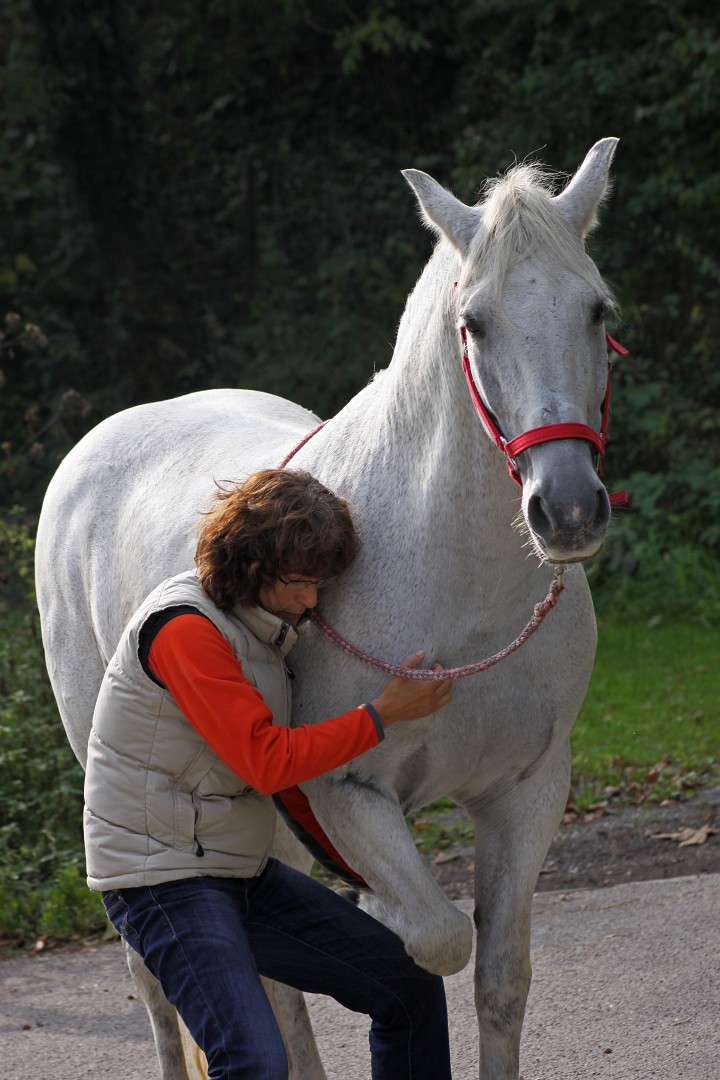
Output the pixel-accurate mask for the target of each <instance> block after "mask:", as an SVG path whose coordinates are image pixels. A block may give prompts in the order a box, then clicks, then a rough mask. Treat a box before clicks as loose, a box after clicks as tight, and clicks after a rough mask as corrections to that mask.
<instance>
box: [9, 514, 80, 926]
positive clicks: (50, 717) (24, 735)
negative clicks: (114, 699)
mask: <svg viewBox="0 0 720 1080" xmlns="http://www.w3.org/2000/svg"><path fill="white" fill-rule="evenodd" d="M33 546H34V545H33V541H32V537H31V536H30V534H29V532H28V529H27V526H26V525H24V524H23V523H22V522H20V521H18V519H17V515H12V516H10V517H9V519H6V520H5V521H3V520H0V777H2V783H1V784H0V939H2V938H9V939H11V940H24V939H26V938H28V937H31V936H32V935H34V934H37V933H45V932H48V933H57V932H59V931H58V929H57V926H56V923H57V920H58V918H59V916H58V914H57V913H56V912H55V907H56V906H57V905H60V907H62V903H61V896H60V894H62V895H66V894H67V893H68V890H69V889H71V886H72V881H77V882H79V883H81V884H82V889H81V888H80V887H79V885H78V887H77V889H76V891H77V894H78V903H80V906H81V907H82V904H84V903H85V896H86V893H87V890H86V887H85V885H84V880H83V876H82V869H83V853H82V804H83V800H82V786H83V772H82V769H81V768H80V766H79V764H78V763H77V761H76V760H75V757H74V756H73V753H72V751H71V750H70V747H69V745H68V742H67V740H66V738H65V732H64V731H63V728H62V724H61V723H60V722H59V718H58V715H57V708H56V705H55V699H54V698H53V695H52V691H51V689H50V685H49V683H48V680H47V676H46V674H45V664H44V658H43V652H42V645H41V642H40V628H39V625H38V617H37V613H36V612H35V610H34V605H32V604H31V603H30V602H29V601H30V600H31V594H30V591H31V589H32V561H33ZM29 594H30V595H29ZM21 597H22V598H24V599H25V604H24V605H22V608H21V607H20V604H19V600H20V598H21ZM13 612H14V613H13ZM71 868H72V870H71ZM69 874H74V877H72V880H71V877H69V876H68V875H69ZM78 875H80V876H79V877H78ZM58 889H59V890H60V892H58ZM75 908H76V913H77V910H79V909H78V908H77V905H75ZM91 910H95V911H96V905H93V904H92V902H91ZM82 922H83V920H82V919H78V920H77V921H76V922H75V925H74V926H73V930H74V929H76V928H77V927H79V926H80V925H81V923H82ZM96 922H97V919H96Z"/></svg>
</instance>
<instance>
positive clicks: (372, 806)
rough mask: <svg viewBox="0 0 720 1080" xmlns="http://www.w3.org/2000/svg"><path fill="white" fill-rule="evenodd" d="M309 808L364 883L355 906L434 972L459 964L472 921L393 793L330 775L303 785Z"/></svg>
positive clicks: (468, 949)
mask: <svg viewBox="0 0 720 1080" xmlns="http://www.w3.org/2000/svg"><path fill="white" fill-rule="evenodd" d="M303 789H304V790H305V792H306V794H307V796H308V799H309V800H310V804H311V806H312V809H313V813H314V814H315V815H316V817H317V819H318V821H319V822H320V824H321V826H322V827H323V829H324V830H325V832H326V833H327V835H328V837H329V838H330V840H331V841H332V843H333V844H334V845H335V847H336V848H337V850H338V851H339V852H341V854H342V855H343V858H344V859H345V860H346V861H347V863H348V864H349V865H350V866H351V867H353V869H354V870H356V871H357V872H358V873H359V874H361V875H362V877H363V878H364V880H365V882H366V883H367V885H368V886H369V888H368V889H365V888H363V889H360V890H359V905H360V907H362V908H363V909H364V910H365V911H367V912H368V913H369V914H371V915H373V916H374V917H375V918H376V919H377V920H378V921H379V922H381V923H383V924H384V925H385V926H387V927H388V929H390V930H392V931H393V932H394V933H395V934H397V935H398V937H399V938H400V939H401V941H402V942H403V944H404V945H405V949H406V950H407V953H408V955H409V956H411V957H412V958H413V960H414V961H415V963H416V964H418V965H419V966H420V967H423V968H425V969H426V970H427V971H431V972H433V973H434V974H436V975H452V974H454V973H455V972H456V971H461V970H462V968H464V967H465V965H466V964H467V962H468V960H469V959H470V954H471V951H472V939H473V933H472V924H471V922H470V920H469V919H468V918H467V916H466V915H464V914H463V913H462V912H461V911H459V910H458V908H457V907H456V906H455V905H454V904H453V903H451V901H450V900H448V898H447V897H446V896H445V894H444V893H443V891H442V889H440V887H439V886H438V885H437V883H436V881H435V879H434V878H433V876H432V874H430V872H429V871H428V870H427V869H426V868H425V866H424V865H423V863H422V860H421V859H420V856H419V855H418V853H417V849H416V847H415V844H414V842H413V840H412V837H411V836H410V832H409V830H408V828H407V825H406V824H405V819H404V818H403V815H402V812H401V810H400V806H399V804H398V801H397V798H396V797H395V796H394V793H392V792H391V791H389V790H388V789H385V788H382V787H381V786H379V785H377V784H374V785H372V786H371V785H370V784H367V783H363V782H360V781H358V780H357V779H355V778H353V777H349V776H345V777H341V778H338V777H337V776H335V777H333V776H332V775H331V774H327V775H325V776H321V777H318V778H317V779H316V780H313V781H312V782H311V783H309V784H307V785H303Z"/></svg>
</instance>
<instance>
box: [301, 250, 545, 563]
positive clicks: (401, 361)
mask: <svg viewBox="0 0 720 1080" xmlns="http://www.w3.org/2000/svg"><path fill="white" fill-rule="evenodd" d="M459 268H460V263H459V259H458V257H457V256H456V255H455V254H454V253H453V252H452V250H451V249H450V247H449V245H447V244H441V245H440V246H439V247H438V249H437V250H436V252H435V254H434V255H433V257H432V259H431V260H430V262H429V263H428V265H427V266H426V268H425V270H424V272H423V274H422V275H421V277H420V279H419V281H418V283H417V285H416V286H415V289H414V290H413V292H412V293H411V295H410V297H409V299H408V303H407V306H406V309H405V313H404V315H403V318H402V320H401V323H400V327H399V330H398V337H397V341H396V345H395V350H394V353H393V359H392V362H391V364H390V366H389V367H388V369H387V370H386V371H385V372H382V373H381V374H380V376H378V377H376V379H375V380H374V381H373V382H372V383H371V384H370V385H369V386H368V387H366V388H365V390H363V391H362V392H361V393H360V394H358V395H357V396H356V397H355V398H354V399H353V400H352V401H351V402H350V403H349V404H348V405H347V406H346V407H345V408H344V409H343V410H342V411H341V412H340V413H339V414H338V415H337V416H336V417H334V418H333V420H332V421H331V422H330V423H329V424H328V425H327V427H326V428H324V429H323V431H322V432H321V433H320V435H319V436H318V437H317V439H316V440H315V439H313V440H311V441H310V443H309V444H308V445H307V448H306V450H305V452H304V453H303V457H302V460H301V459H298V464H302V465H303V466H304V467H306V468H309V469H310V470H311V471H314V472H316V474H317V475H318V476H320V477H321V478H322V479H324V480H325V481H326V482H327V483H328V484H329V485H330V486H331V487H335V489H336V490H338V491H339V492H340V493H341V494H342V495H343V496H344V497H346V498H347V499H348V500H349V501H350V503H351V505H352V506H353V507H354V508H355V510H356V513H357V514H358V517H359V518H360V521H361V524H363V525H365V526H366V528H365V536H366V537H367V536H368V535H369V534H370V531H371V530H373V534H374V531H375V530H377V532H378V533H379V534H382V533H383V532H385V533H387V530H388V523H389V522H395V523H396V535H397V531H399V530H398V528H397V523H398V522H400V521H405V522H407V523H408V527H409V528H410V529H411V530H412V534H413V536H414V537H417V536H421V537H422V542H423V547H424V548H425V550H427V551H428V552H429V553H430V552H432V551H433V550H439V548H440V547H442V549H443V550H449V551H453V552H462V553H464V555H463V556H462V557H464V558H467V560H468V562H469V563H470V562H472V564H473V567H474V569H473V573H477V572H482V571H478V570H477V563H478V561H480V562H481V563H483V564H484V565H485V566H486V567H487V568H488V571H487V572H488V573H491V574H493V575H496V574H498V573H501V572H502V567H503V565H504V563H506V562H507V561H508V560H510V561H512V562H514V563H515V564H516V569H517V567H519V570H520V573H521V574H523V575H524V574H525V572H526V570H528V569H529V566H528V562H527V560H526V558H525V554H524V552H522V550H521V542H520V540H519V539H518V538H517V537H516V536H515V534H514V533H512V532H511V528H512V521H513V519H514V518H515V516H516V515H517V511H518V507H519V501H518V496H519V489H517V491H516V490H514V489H513V487H512V485H510V484H509V481H508V476H507V472H506V470H505V466H504V462H503V459H502V455H500V454H499V453H498V452H497V450H496V449H495V447H494V446H493V445H492V443H491V442H490V440H489V439H488V437H487V435H486V434H485V432H484V430H483V428H482V426H481V424H480V422H479V420H478V418H477V416H476V414H475V411H474V409H473V406H472V403H471V400H470V396H469V393H468V389H467V385H466V383H465V378H464V375H463V373H462V367H461V359H462V356H461V346H460V337H459V334H458V329H457V301H456V297H455V289H454V282H455V280H456V279H457V277H458V273H459ZM470 537H473V538H477V542H472V543H470V542H469V538H470ZM508 541H510V542H508ZM377 542H378V543H380V542H381V541H380V540H378V541H377ZM410 542H412V538H411V541H410ZM478 544H480V545H481V550H482V558H481V559H480V560H478ZM429 557H430V556H429ZM458 557H461V556H458Z"/></svg>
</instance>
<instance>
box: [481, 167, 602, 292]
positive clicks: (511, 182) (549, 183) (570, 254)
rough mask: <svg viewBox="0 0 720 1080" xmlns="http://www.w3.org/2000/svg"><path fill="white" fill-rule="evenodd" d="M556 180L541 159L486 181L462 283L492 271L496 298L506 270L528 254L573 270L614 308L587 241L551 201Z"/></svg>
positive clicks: (548, 265) (554, 267) (551, 265)
mask: <svg viewBox="0 0 720 1080" xmlns="http://www.w3.org/2000/svg"><path fill="white" fill-rule="evenodd" d="M559 178H560V177H559V176H558V174H557V173H553V172H551V171H550V170H549V169H547V168H546V167H545V166H544V165H542V164H541V163H539V162H525V163H523V164H521V165H515V166H514V167H513V168H511V169H510V170H509V171H508V172H507V173H506V174H505V175H504V176H500V177H495V178H494V179H491V180H488V181H487V182H486V184H485V186H484V188H483V196H484V198H483V199H482V200H481V202H480V203H479V204H478V205H479V206H480V207H481V209H482V225H481V227H480V228H479V229H478V231H477V233H476V235H475V237H474V239H473V241H472V243H471V245H470V250H469V252H468V255H467V258H466V260H465V264H464V267H463V274H462V283H463V284H468V283H469V282H470V281H471V280H473V279H476V278H477V277H478V276H479V275H480V274H481V273H482V274H484V275H487V274H488V272H490V274H491V275H492V280H493V281H494V287H495V295H496V296H497V297H498V298H499V297H500V294H501V292H502V287H503V284H504V281H505V278H506V277H507V274H508V272H509V271H510V270H511V269H512V268H513V267H514V266H516V265H517V264H518V263H519V262H522V261H523V260H524V259H527V258H530V257H532V258H536V259H539V260H540V261H541V262H542V263H543V264H544V265H545V267H546V269H547V270H549V271H550V272H552V271H553V270H557V269H559V268H562V269H564V270H567V271H570V272H571V273H573V274H577V275H578V276H579V277H581V278H583V279H584V280H585V281H587V282H588V283H589V284H591V285H592V286H593V287H594V288H596V289H597V290H598V292H599V293H600V294H601V295H602V297H603V298H604V299H605V300H606V301H607V302H608V304H609V305H610V306H614V302H613V298H612V295H611V293H610V290H609V289H608V286H607V285H606V284H605V282H604V281H603V279H602V277H601V276H600V273H599V271H598V269H597V267H596V266H595V264H594V263H593V261H592V259H591V258H590V256H589V255H588V254H587V251H586V250H585V244H584V243H583V241H582V240H581V239H580V238H579V237H578V235H577V233H576V232H575V231H574V230H573V229H572V228H571V227H570V226H569V225H568V223H567V222H566V221H565V219H564V217H563V216H562V214H561V213H560V212H559V211H558V209H557V207H556V205H555V203H554V202H553V196H554V195H555V194H556V190H555V189H556V186H557V183H558V180H559Z"/></svg>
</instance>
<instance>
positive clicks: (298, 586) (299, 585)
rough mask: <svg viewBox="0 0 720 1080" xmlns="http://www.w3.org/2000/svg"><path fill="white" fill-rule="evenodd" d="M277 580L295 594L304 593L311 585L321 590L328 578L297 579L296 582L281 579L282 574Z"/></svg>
mask: <svg viewBox="0 0 720 1080" xmlns="http://www.w3.org/2000/svg"><path fill="white" fill-rule="evenodd" d="M277 579H278V581H279V582H281V583H282V584H283V585H285V586H286V587H287V588H288V589H293V590H294V591H295V592H302V591H303V589H307V588H309V587H310V586H311V585H314V586H315V587H316V588H317V589H321V588H322V586H323V585H324V584H325V582H326V581H327V580H328V579H327V578H317V579H315V580H312V579H310V578H296V579H295V580H294V581H287V580H286V578H284V577H281V576H280V574H278V575H277Z"/></svg>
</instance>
